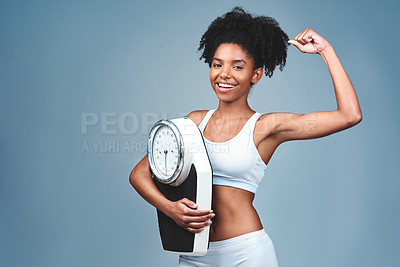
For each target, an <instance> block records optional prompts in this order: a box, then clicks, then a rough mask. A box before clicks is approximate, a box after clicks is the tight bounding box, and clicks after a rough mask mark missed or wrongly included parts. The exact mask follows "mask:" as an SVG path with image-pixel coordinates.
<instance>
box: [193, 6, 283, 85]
mask: <svg viewBox="0 0 400 267" xmlns="http://www.w3.org/2000/svg"><path fill="white" fill-rule="evenodd" d="M288 40H289V38H288V36H287V34H286V33H285V32H284V31H282V29H281V28H280V27H279V23H278V22H277V21H276V20H275V19H274V18H271V17H266V16H255V17H254V16H252V15H251V14H249V13H247V12H245V11H244V10H243V9H242V8H241V7H239V6H236V7H234V8H233V9H232V11H230V12H227V13H226V14H224V15H223V16H221V17H218V18H216V19H215V20H214V21H213V22H212V23H211V24H210V26H209V27H208V29H207V31H206V32H205V33H204V34H203V36H202V37H201V40H200V46H199V48H198V50H197V51H201V50H203V53H202V55H201V57H200V58H199V59H200V60H201V59H203V58H204V62H205V63H208V65H209V66H210V67H211V63H212V60H213V56H214V53H215V50H216V49H217V48H218V46H219V45H220V44H222V43H233V44H237V45H240V46H241V47H242V48H243V49H244V50H246V52H247V54H248V56H249V57H250V58H252V59H253V61H254V69H257V68H260V67H264V70H265V75H266V76H268V77H271V76H272V74H273V73H274V70H275V67H276V66H278V65H279V69H280V70H281V71H282V70H283V67H284V66H285V64H286V56H287V46H288V42H287V41H288Z"/></svg>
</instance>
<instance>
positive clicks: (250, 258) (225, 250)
mask: <svg viewBox="0 0 400 267" xmlns="http://www.w3.org/2000/svg"><path fill="white" fill-rule="evenodd" d="M206 266H207V267H210V266H213V267H214V266H215V267H218V266H221V267H227V266H229V267H236V266H243V267H279V265H278V260H277V258H276V254H275V249H274V245H273V244H272V240H271V239H270V238H269V236H268V234H267V233H266V232H265V230H264V229H262V230H259V231H255V232H251V233H247V234H244V235H240V236H236V237H233V238H230V239H226V240H222V241H215V242H210V246H209V248H208V251H207V254H206V255H204V256H187V255H180V256H179V264H178V267H206Z"/></svg>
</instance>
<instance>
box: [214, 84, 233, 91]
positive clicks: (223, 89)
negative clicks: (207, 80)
mask: <svg viewBox="0 0 400 267" xmlns="http://www.w3.org/2000/svg"><path fill="white" fill-rule="evenodd" d="M215 84H216V85H217V88H218V91H219V92H221V93H227V92H230V91H232V90H233V89H234V88H235V87H236V86H237V84H231V83H225V84H229V85H233V87H232V88H225V87H220V86H219V83H218V82H217V83H215Z"/></svg>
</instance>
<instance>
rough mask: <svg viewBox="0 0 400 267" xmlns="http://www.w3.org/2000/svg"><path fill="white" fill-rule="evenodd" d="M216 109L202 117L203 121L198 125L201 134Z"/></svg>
mask: <svg viewBox="0 0 400 267" xmlns="http://www.w3.org/2000/svg"><path fill="white" fill-rule="evenodd" d="M215 110H216V109H210V110H209V111H208V112H207V113H206V115H205V116H204V118H203V120H202V121H201V123H200V124H199V129H200V131H201V132H202V133H203V131H204V128H205V126H206V125H207V123H208V121H209V119H210V118H211V116H212V114H213V113H214V111H215Z"/></svg>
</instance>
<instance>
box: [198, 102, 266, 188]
mask: <svg viewBox="0 0 400 267" xmlns="http://www.w3.org/2000/svg"><path fill="white" fill-rule="evenodd" d="M214 111H215V109H213V110H209V111H208V112H207V114H206V116H205V117H204V119H203V120H202V121H201V123H200V124H199V129H200V131H201V133H202V134H203V132H204V128H205V127H206V125H207V123H208V121H209V119H210V118H211V116H212V114H213V113H214ZM260 116H261V114H260V113H257V112H256V113H254V114H253V115H252V116H251V117H250V119H249V120H248V121H247V122H246V124H245V125H244V126H243V128H242V129H241V130H240V132H239V133H238V134H237V135H236V136H235V137H233V138H232V139H230V140H228V141H226V142H220V143H217V142H211V141H209V140H207V139H206V138H205V137H204V135H203V138H204V143H205V145H206V148H207V153H208V156H209V158H210V162H211V166H212V170H213V184H214V185H225V186H231V187H236V188H240V189H244V190H247V191H250V192H252V193H255V192H256V191H257V187H258V185H259V184H260V182H261V180H262V178H263V177H264V171H265V169H266V167H267V165H266V164H265V162H264V161H263V160H262V159H261V157H260V154H259V153H258V151H257V148H256V146H255V144H254V141H253V133H254V127H255V124H256V121H257V120H258V118H259V117H260Z"/></svg>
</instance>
